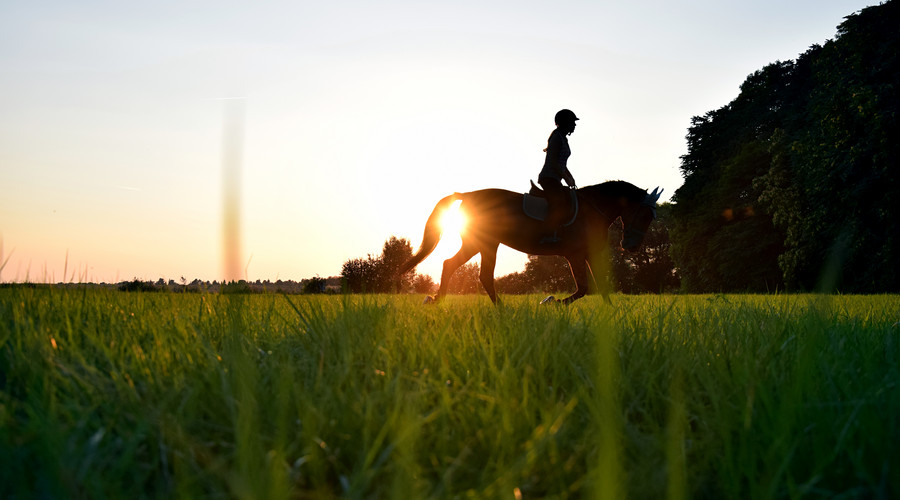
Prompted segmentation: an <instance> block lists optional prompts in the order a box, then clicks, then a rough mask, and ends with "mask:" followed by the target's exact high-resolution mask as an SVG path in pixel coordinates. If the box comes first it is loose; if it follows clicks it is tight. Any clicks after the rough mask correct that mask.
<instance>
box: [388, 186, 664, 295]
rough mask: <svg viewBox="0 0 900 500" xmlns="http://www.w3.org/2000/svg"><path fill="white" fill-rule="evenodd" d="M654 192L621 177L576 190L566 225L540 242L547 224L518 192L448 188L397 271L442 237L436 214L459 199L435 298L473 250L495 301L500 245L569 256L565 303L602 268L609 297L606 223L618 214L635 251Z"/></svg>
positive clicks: (626, 243) (652, 213)
mask: <svg viewBox="0 0 900 500" xmlns="http://www.w3.org/2000/svg"><path fill="white" fill-rule="evenodd" d="M658 189H659V188H657V189H654V190H653V193H650V194H648V193H647V191H645V190H643V189H641V188H638V187H636V186H634V185H632V184H629V183H627V182H624V181H610V182H604V183H602V184H597V185H594V186H587V187H583V188H580V189H578V190H577V197H578V204H577V207H578V208H577V210H578V213H577V214H576V217H575V219H574V222H572V223H571V224H570V225H568V226H566V227H564V228H561V229H560V231H559V241H558V242H554V243H542V242H541V239H542V238H543V237H545V236H547V233H546V232H547V229H546V226H545V225H544V223H543V222H542V221H538V220H535V219H533V218H531V217H529V216H527V215H525V213H524V212H523V210H522V206H523V196H524V195H523V194H522V193H514V192H512V191H506V190H503V189H482V190H479V191H472V192H469V193H453V194H451V195H450V196H447V197H445V198H443V199H442V200H441V201H439V202H438V203H437V205H436V206H435V207H434V210H433V211H432V212H431V216H429V217H428V222H426V223H425V234H424V236H423V237H422V245H421V247H420V248H419V251H418V252H416V254H415V255H413V256H412V258H411V259H410V260H409V261H407V262H406V263H405V264H403V265H402V266H401V267H400V268H399V273H398V276H399V275H402V274H404V273H406V272H408V271H410V270H411V269H413V268H415V267H416V266H417V265H419V263H420V262H422V261H423V260H425V258H426V257H428V255H429V254H431V252H433V251H434V249H435V247H436V246H437V244H438V241H440V239H441V228H440V224H439V221H440V218H441V216H442V215H443V213H444V211H445V210H447V209H448V208H449V207H450V205H452V204H453V202H455V201H456V200H462V203H461V204H460V206H459V209H460V210H461V211H462V212H463V213H464V214H465V216H466V220H467V222H466V227H465V230H464V231H463V233H462V234H461V235H460V236H461V238H462V247H461V248H460V249H459V252H457V254H456V255H454V256H453V257H451V258H449V259H447V260H445V261H444V268H443V272H442V273H441V286H440V289H439V290H438V293H437V295H436V296H435V297H434V300H439V299H440V298H442V297H443V296H444V295H445V294H446V293H447V286H448V283H449V281H450V277H451V276H452V275H453V272H454V271H456V269H457V268H459V267H460V266H461V265H463V264H465V263H466V262H468V261H469V259H471V258H472V257H474V256H475V255H476V254H478V253H481V275H480V278H481V284H482V286H483V287H484V290H485V291H486V292H487V294H488V296H490V298H491V301H493V302H494V303H496V302H497V293H496V291H495V290H494V266H495V264H496V262H497V248H498V247H499V246H500V244H501V243H502V244H504V245H506V246H508V247H511V248H514V249H516V250H518V251H520V252H524V253H527V254H531V255H562V256H563V257H565V258H566V259H567V260H568V261H569V269H571V271H572V277H573V278H575V286H576V289H575V293H573V294H572V295H570V296H568V297H566V298H565V300H563V302H564V303H566V304H568V303H570V302H572V301H574V300H577V299H580V298H581V297H583V296H584V295H585V294H586V293H587V289H588V278H589V275H593V274H594V273H598V274H599V273H602V276H597V277H595V278H602V279H600V280H599V282H598V284H599V286H600V292H601V294H602V295H603V300H604V301H605V302H607V303H609V302H610V300H609V289H608V285H607V280H606V273H607V272H608V268H609V265H608V263H609V255H608V249H609V244H608V236H609V226H610V225H611V224H612V223H613V222H614V221H615V220H616V219H618V218H621V219H622V223H623V224H624V233H623V239H622V241H621V242H620V243H621V245H622V247H623V248H624V249H625V250H629V251H634V250H636V249H637V248H638V247H639V246H640V245H641V242H642V241H643V239H644V233H645V232H646V231H647V227H648V226H649V225H650V223H651V222H653V219H654V218H656V201H657V200H658V199H659V196H660V194H661V193H662V191H658Z"/></svg>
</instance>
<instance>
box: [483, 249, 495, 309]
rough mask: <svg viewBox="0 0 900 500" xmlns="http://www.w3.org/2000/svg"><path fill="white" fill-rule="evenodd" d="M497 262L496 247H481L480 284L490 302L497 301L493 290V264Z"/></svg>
mask: <svg viewBox="0 0 900 500" xmlns="http://www.w3.org/2000/svg"><path fill="white" fill-rule="evenodd" d="M496 264H497V247H496V246H495V247H493V248H482V249H481V275H480V276H479V277H480V278H481V286H483V287H484V291H485V292H487V294H488V297H490V298H491V302H493V303H494V304H496V303H497V292H496V291H495V290H494V266H496Z"/></svg>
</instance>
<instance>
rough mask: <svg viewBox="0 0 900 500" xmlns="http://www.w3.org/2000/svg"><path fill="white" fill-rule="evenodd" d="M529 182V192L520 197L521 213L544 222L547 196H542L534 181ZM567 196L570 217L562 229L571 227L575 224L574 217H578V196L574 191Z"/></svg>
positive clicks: (547, 210)
mask: <svg viewBox="0 0 900 500" xmlns="http://www.w3.org/2000/svg"><path fill="white" fill-rule="evenodd" d="M530 182H531V190H530V191H528V192H527V193H525V194H524V195H523V196H522V211H523V212H525V215H527V216H528V217H531V218H532V219H535V220H539V221H544V220H546V219H547V213H548V212H549V209H548V203H547V195H546V194H544V190H543V189H541V188H539V187H537V186H536V185H535V184H534V181H530ZM569 196H570V197H571V199H570V201H569V209H570V212H571V214H572V216H571V217H570V218H569V220H568V221H567V222H566V223H565V224H563V227H566V226H571V225H572V223H573V222H575V217H576V216H577V215H578V195H576V194H575V190H574V189H571V190H570V193H569Z"/></svg>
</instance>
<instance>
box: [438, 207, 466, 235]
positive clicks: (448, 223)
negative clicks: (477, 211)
mask: <svg viewBox="0 0 900 500" xmlns="http://www.w3.org/2000/svg"><path fill="white" fill-rule="evenodd" d="M461 203H462V201H461V200H457V201H455V202H453V204H452V205H450V208H448V209H447V210H445V211H444V213H443V215H441V221H440V225H441V232H443V233H444V236H451V235H454V236H455V235H459V234H462V232H463V230H465V228H466V215H465V214H464V213H463V212H462V210H460V209H459V205H460V204H461Z"/></svg>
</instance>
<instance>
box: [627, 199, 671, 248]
mask: <svg viewBox="0 0 900 500" xmlns="http://www.w3.org/2000/svg"><path fill="white" fill-rule="evenodd" d="M661 194H662V189H659V187H657V188H656V189H654V190H653V192H652V193H649V194H647V196H646V197H645V198H644V200H643V201H641V202H640V203H631V204H629V205H628V207H627V208H625V210H624V211H623V212H622V215H621V217H622V224H623V231H622V235H623V237H622V248H624V249H625V250H628V251H629V252H633V251H635V250H637V249H638V247H640V246H641V242H643V241H644V235H645V234H647V228H648V227H650V223H651V222H653V219H656V202H657V201H659V197H660V195H661Z"/></svg>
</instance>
